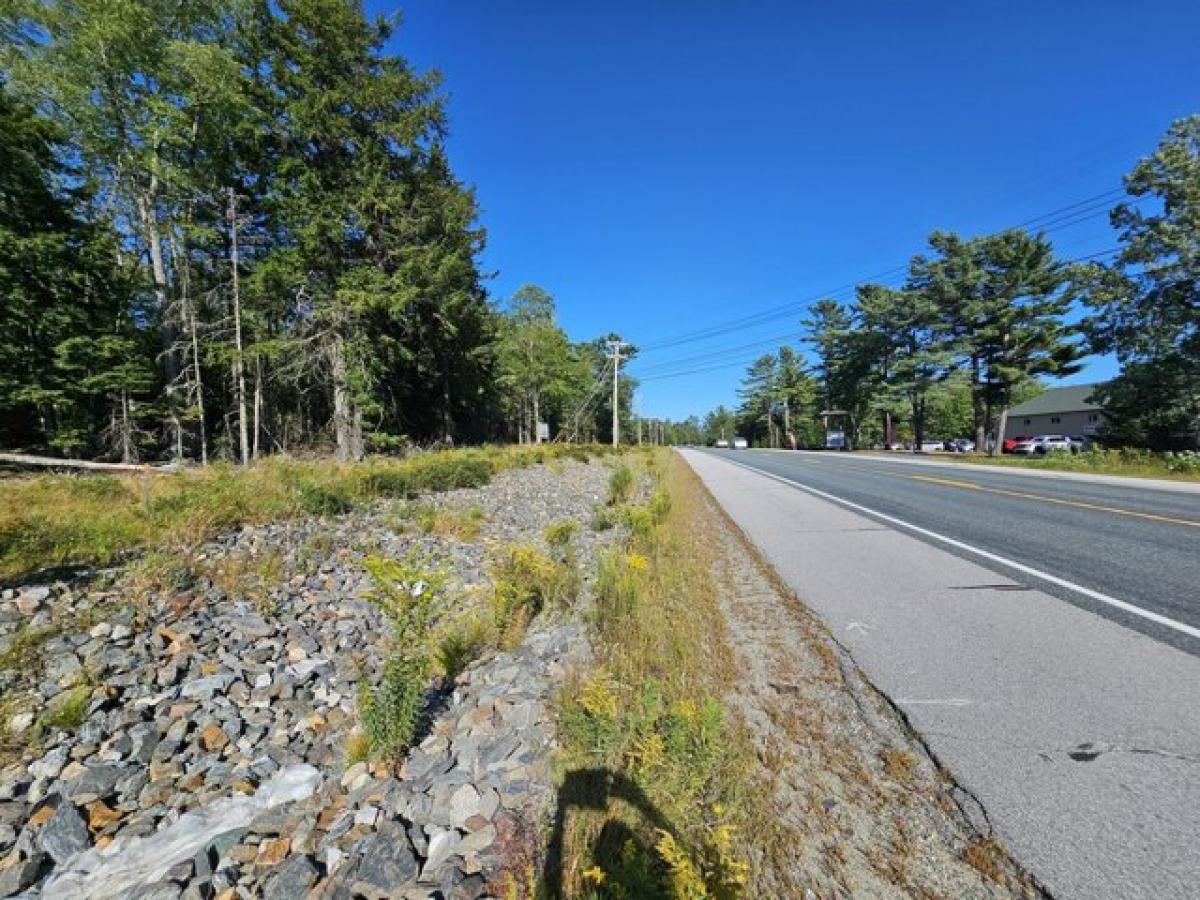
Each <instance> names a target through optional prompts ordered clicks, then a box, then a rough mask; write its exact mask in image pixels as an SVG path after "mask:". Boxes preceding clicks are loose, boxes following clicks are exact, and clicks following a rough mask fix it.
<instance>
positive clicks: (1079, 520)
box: [727, 451, 1200, 702]
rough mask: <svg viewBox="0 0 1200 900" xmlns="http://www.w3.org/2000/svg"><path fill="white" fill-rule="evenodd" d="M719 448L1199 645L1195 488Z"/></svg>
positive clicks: (1104, 611)
mask: <svg viewBox="0 0 1200 900" xmlns="http://www.w3.org/2000/svg"><path fill="white" fill-rule="evenodd" d="M727 452H728V451H727ZM730 459H731V460H732V461H736V462H738V463H741V464H743V465H747V466H751V467H753V468H755V469H758V470H760V471H762V472H766V473H770V474H772V475H776V476H781V477H783V478H787V479H792V480H794V481H797V482H799V483H801V484H802V485H804V486H806V487H809V488H813V489H816V490H820V491H822V492H824V493H826V494H829V495H831V496H833V497H837V498H839V499H841V500H844V501H848V502H850V503H854V504H857V505H859V506H862V507H865V508H867V509H870V510H873V511H875V512H877V513H881V514H883V515H885V516H889V517H892V518H895V519H899V520H901V521H903V522H905V523H909V524H911V525H915V526H917V527H918V528H923V529H926V530H928V531H932V532H935V533H936V534H939V535H941V536H944V537H948V538H951V539H953V540H955V541H958V542H960V543H962V544H965V545H968V546H969V547H971V548H975V549H978V550H983V551H986V552H988V553H991V554H993V555H995V556H997V557H999V558H1000V559H1003V560H1008V561H1011V562H1014V563H1018V564H1020V565H1023V566H1026V567H1029V568H1032V569H1036V570H1037V571H1038V572H1043V573H1045V574H1048V575H1053V576H1055V577H1056V578H1058V579H1061V580H1062V581H1066V582H1069V583H1070V585H1073V586H1074V587H1068V586H1065V585H1063V584H1061V583H1058V582H1054V581H1048V580H1046V579H1039V578H1037V577H1036V576H1032V575H1030V574H1029V573H1028V572H1025V571H1020V570H1014V569H1013V568H1012V567H1011V566H1006V565H1004V564H1003V563H1001V562H999V561H998V560H991V559H985V558H983V557H981V555H980V554H977V553H972V552H971V551H970V550H965V549H963V548H960V547H954V546H952V545H950V544H948V543H946V542H944V541H938V542H937V543H938V544H939V545H940V546H942V547H944V548H946V549H949V550H950V551H951V552H955V553H958V554H960V555H963V556H966V557H968V558H974V559H977V560H980V561H984V562H985V564H986V565H988V566H989V568H993V569H995V570H996V571H998V572H1002V573H1004V574H1009V575H1014V576H1015V577H1019V578H1020V579H1021V580H1022V581H1024V582H1026V583H1029V584H1034V585H1036V586H1037V587H1038V588H1040V589H1042V590H1045V591H1048V592H1050V593H1053V594H1055V595H1056V596H1059V597H1061V598H1062V599H1064V600H1066V601H1068V602H1070V603H1075V604H1077V605H1079V606H1082V607H1083V608H1085V609H1088V610H1090V611H1092V612H1094V613H1097V614H1098V615H1102V616H1105V617H1107V618H1111V619H1113V620H1114V621H1117V622H1120V623H1121V624H1123V625H1126V626H1127V627H1131V628H1135V629H1138V630H1140V631H1142V632H1144V633H1146V634H1148V635H1150V636H1151V637H1154V638H1156V639H1158V640H1162V641H1165V642H1167V643H1170V644H1172V645H1173V646H1176V647H1178V648H1179V649H1181V650H1185V651H1187V652H1190V653H1200V493H1197V492H1193V491H1188V490H1186V489H1178V490H1172V489H1170V488H1167V489H1162V488H1146V487H1143V486H1140V485H1139V484H1138V483H1137V480H1136V479H1124V480H1125V481H1127V482H1131V483H1128V484H1114V483H1112V481H1111V480H1108V481H1104V482H1090V481H1081V480H1074V479H1063V478H1059V477H1056V476H1055V475H1054V474H1052V473H1043V472H1040V471H1039V472H1038V476H1039V477H1035V478H1031V477H1029V476H1028V475H1027V474H1025V473H1021V472H1005V471H1004V470H1002V469H999V470H998V469H988V468H985V467H983V466H966V465H962V464H959V463H943V464H941V465H937V466H930V465H922V466H915V465H913V464H911V463H908V462H905V461H900V460H890V459H886V458H882V457H873V456H861V455H850V454H844V453H843V454H838V453H784V452H770V451H747V452H743V453H740V454H735V455H733V456H732V457H730ZM1182 487H1183V488H1186V487H1187V486H1186V485H1185V486H1182ZM914 533H915V532H914ZM1079 588H1082V589H1084V590H1086V591H1091V592H1095V593H1099V594H1103V595H1105V596H1106V597H1108V598H1111V599H1113V600H1119V601H1120V602H1121V603H1122V604H1125V605H1127V606H1117V605H1114V604H1112V603H1108V602H1105V601H1104V600H1100V599H1097V598H1096V597H1095V596H1092V595H1090V594H1088V593H1084V592H1083V591H1081V590H1079ZM1127 607H1133V609H1129V608H1127ZM1152 617H1162V618H1163V619H1166V620H1169V623H1164V622H1162V621H1160V620H1158V619H1157V618H1152ZM1170 623H1173V624H1170ZM1197 702H1200V697H1198V698H1197Z"/></svg>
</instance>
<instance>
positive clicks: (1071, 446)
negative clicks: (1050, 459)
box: [1013, 434, 1083, 456]
mask: <svg viewBox="0 0 1200 900" xmlns="http://www.w3.org/2000/svg"><path fill="white" fill-rule="evenodd" d="M1082 449H1083V442H1082V441H1076V440H1075V439H1074V438H1070V437H1068V436H1067V435H1065V434H1039V435H1036V436H1034V437H1031V438H1028V439H1027V440H1024V441H1019V442H1018V443H1017V445H1016V446H1015V447H1014V448H1013V453H1017V454H1020V455H1022V456H1034V455H1038V456H1044V455H1046V454H1047V453H1078V452H1079V451H1080V450H1082Z"/></svg>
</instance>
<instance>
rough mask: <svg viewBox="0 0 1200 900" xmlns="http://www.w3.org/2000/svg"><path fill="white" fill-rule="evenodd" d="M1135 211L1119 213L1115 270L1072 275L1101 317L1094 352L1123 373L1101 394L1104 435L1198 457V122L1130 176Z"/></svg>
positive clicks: (1096, 318) (1178, 126)
mask: <svg viewBox="0 0 1200 900" xmlns="http://www.w3.org/2000/svg"><path fill="white" fill-rule="evenodd" d="M1125 186H1126V190H1127V191H1128V192H1129V194H1130V195H1131V196H1132V197H1136V198H1148V197H1153V198H1156V199H1157V200H1158V201H1159V204H1158V206H1157V211H1155V212H1143V211H1141V210H1140V209H1138V208H1137V207H1135V206H1133V205H1132V204H1130V203H1123V204H1120V205H1119V206H1118V207H1117V208H1116V209H1115V210H1114V211H1113V216H1112V219H1113V224H1114V226H1115V227H1116V228H1118V229H1119V231H1120V238H1121V242H1122V245H1123V246H1122V249H1121V252H1120V254H1119V255H1118V256H1117V259H1116V263H1115V265H1114V266H1113V267H1112V268H1105V267H1103V266H1088V267H1085V268H1084V269H1082V270H1081V271H1078V272H1077V273H1076V276H1075V278H1076V284H1077V289H1078V290H1079V291H1080V292H1081V293H1083V294H1084V295H1085V296H1086V298H1087V301H1088V302H1089V304H1090V305H1091V306H1092V307H1093V309H1094V310H1095V314H1094V315H1093V316H1092V317H1091V319H1090V320H1089V322H1088V331H1089V336H1090V338H1091V343H1092V347H1093V349H1094V350H1095V351H1096V352H1099V353H1115V354H1116V355H1117V358H1118V360H1120V362H1121V372H1120V374H1119V375H1118V376H1117V377H1116V378H1115V379H1113V380H1112V381H1111V382H1109V383H1108V384H1106V385H1103V386H1101V387H1100V388H1099V390H1097V392H1096V396H1097V398H1098V399H1099V400H1100V402H1101V403H1103V405H1104V407H1105V410H1106V411H1107V413H1108V415H1109V424H1108V426H1107V427H1106V430H1105V437H1106V439H1108V440H1112V441H1115V442H1119V443H1134V444H1141V445H1149V446H1152V447H1156V448H1159V449H1171V448H1189V449H1200V115H1198V116H1191V117H1190V118H1187V119H1181V120H1179V121H1178V122H1175V123H1174V124H1173V125H1172V126H1171V128H1170V130H1169V131H1168V132H1167V134H1166V136H1165V137H1164V138H1163V140H1162V142H1161V143H1160V144H1159V146H1158V147H1157V149H1156V150H1155V151H1154V153H1152V154H1151V155H1150V156H1148V157H1146V158H1144V159H1142V160H1141V161H1139V162H1138V164H1137V165H1136V166H1135V167H1134V169H1133V171H1132V172H1130V173H1129V175H1128V176H1126V179H1125Z"/></svg>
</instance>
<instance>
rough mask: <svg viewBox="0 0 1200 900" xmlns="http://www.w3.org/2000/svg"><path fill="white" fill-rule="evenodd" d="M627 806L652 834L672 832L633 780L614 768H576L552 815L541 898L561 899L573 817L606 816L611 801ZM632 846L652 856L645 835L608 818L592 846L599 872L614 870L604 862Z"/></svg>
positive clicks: (623, 852) (561, 791)
mask: <svg viewBox="0 0 1200 900" xmlns="http://www.w3.org/2000/svg"><path fill="white" fill-rule="evenodd" d="M614 801H616V802H619V803H624V804H625V805H627V806H628V807H630V808H631V809H632V810H633V811H635V812H636V813H637V815H638V816H639V817H641V819H642V820H643V821H644V822H646V824H647V825H649V826H650V827H651V828H652V829H654V830H656V831H657V830H662V831H667V832H671V831H673V829H671V828H670V823H668V822H667V820H666V818H665V817H664V816H663V814H662V813H661V812H660V811H659V809H658V808H657V807H656V806H655V805H654V804H653V803H652V802H650V798H649V797H647V796H646V793H645V791H643V790H642V789H641V787H639V786H638V785H637V783H636V782H634V781H633V780H632V779H630V778H628V777H626V776H624V775H621V774H620V773H617V772H614V771H612V770H611V769H605V768H597V769H575V770H573V771H571V772H568V773H567V775H566V778H565V779H564V780H563V783H562V787H561V788H560V789H559V792H558V804H557V807H556V808H555V812H554V830H553V832H552V833H551V835H550V843H549V846H548V847H547V850H546V865H545V868H544V869H543V872H542V882H541V891H540V896H541V897H544V898H548V900H562V898H564V897H565V896H566V895H565V894H564V893H563V890H564V880H565V879H564V865H563V843H564V840H565V831H566V828H567V823H568V820H569V817H570V816H571V814H572V813H573V812H577V811H582V810H590V811H594V812H600V813H607V812H609V811H610V810H611V809H612V804H613V802H614ZM631 843H632V845H633V847H634V848H635V850H636V851H638V853H640V854H641V856H642V858H644V859H650V858H652V857H653V855H654V850H653V846H651V845H648V844H646V842H645V839H644V836H643V835H639V834H637V833H636V832H634V830H633V829H631V828H630V827H629V826H628V825H627V824H626V823H625V822H622V821H620V820H619V819H618V818H616V817H615V816H612V817H610V818H609V819H608V820H607V821H606V822H605V823H604V826H603V828H602V829H601V831H600V834H599V836H598V837H597V838H596V840H595V842H594V844H593V845H592V848H591V850H592V852H591V856H592V858H593V859H595V860H596V861H597V862H598V863H600V864H601V868H603V869H606V870H609V874H610V876H611V874H612V872H611V869H610V868H609V867H608V866H605V865H604V864H603V861H609V860H612V861H615V860H619V859H621V858H622V857H623V856H628V852H627V847H628V846H629V845H630V844H631Z"/></svg>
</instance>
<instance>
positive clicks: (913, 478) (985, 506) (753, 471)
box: [684, 450, 1200, 900]
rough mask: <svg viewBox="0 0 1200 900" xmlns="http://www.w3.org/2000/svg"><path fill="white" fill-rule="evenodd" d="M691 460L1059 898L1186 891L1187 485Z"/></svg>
mask: <svg viewBox="0 0 1200 900" xmlns="http://www.w3.org/2000/svg"><path fill="white" fill-rule="evenodd" d="M684 456H685V458H686V459H687V460H688V462H689V463H690V464H691V466H692V467H693V468H694V469H695V470H696V472H697V473H698V474H699V475H700V477H701V478H702V479H703V480H704V482H705V484H706V485H707V486H708V488H709V489H710V490H711V491H712V493H713V495H714V496H715V497H716V499H717V500H718V501H719V502H720V503H721V504H722V505H723V506H724V507H725V509H726V510H727V512H728V513H729V514H730V516H731V517H732V518H733V519H734V521H735V522H737V523H738V525H739V526H740V527H741V528H742V529H743V531H744V532H745V533H746V534H747V536H748V537H749V538H750V540H751V541H753V542H754V543H755V545H756V546H757V547H758V548H759V550H760V551H761V552H762V553H763V555H764V556H765V557H766V559H767V560H768V561H769V562H770V563H771V564H772V565H773V566H774V567H775V568H776V570H777V571H778V572H779V573H780V575H781V576H782V577H783V579H784V580H785V581H787V583H788V584H789V585H790V586H791V587H792V588H793V589H794V590H795V591H796V592H797V594H798V595H799V596H800V597H801V598H802V599H803V600H804V602H805V603H807V604H808V605H809V606H810V607H811V608H812V609H813V610H814V611H815V612H816V613H817V614H818V615H820V616H821V618H822V619H823V620H824V621H825V623H826V624H827V625H828V627H829V628H830V630H831V632H832V633H833V634H834V636H835V637H837V639H838V640H839V641H841V642H842V643H843V645H845V646H846V647H847V649H848V650H849V651H850V653H851V654H852V655H853V656H854V658H855V660H856V662H857V663H858V664H859V665H860V666H861V667H862V668H863V670H864V671H865V672H866V673H867V675H868V676H869V677H870V678H871V679H872V681H874V683H875V684H876V685H877V686H878V687H879V688H880V690H882V691H883V692H884V693H885V694H887V695H888V696H889V697H890V698H891V699H892V701H893V702H894V703H895V704H896V705H897V707H898V708H899V709H900V710H902V711H903V713H904V714H905V715H906V717H907V718H908V720H909V721H910V722H911V723H912V725H913V727H914V728H916V729H917V731H918V732H919V733H920V734H921V735H922V736H923V738H924V739H925V741H926V743H927V745H928V746H929V747H930V749H931V751H932V752H933V753H934V754H935V755H936V756H937V757H938V758H939V759H940V760H941V761H942V762H943V763H944V764H945V765H946V766H947V768H948V769H949V770H950V772H951V773H952V774H953V775H954V776H955V778H956V779H957V780H958V782H959V783H960V784H961V785H962V786H963V787H964V788H965V789H966V790H967V791H969V792H970V793H971V794H973V795H974V796H975V797H977V798H978V800H979V801H980V803H981V804H982V808H983V809H984V810H986V818H987V824H986V825H985V828H986V827H991V828H994V829H995V832H996V834H997V835H998V836H999V837H1000V838H1001V839H1002V840H1003V841H1004V843H1005V844H1006V845H1007V846H1008V847H1009V848H1010V849H1011V850H1012V851H1013V853H1014V855H1015V856H1016V857H1017V859H1018V860H1019V861H1020V862H1022V863H1023V864H1024V865H1025V866H1026V867H1027V868H1028V869H1029V870H1030V871H1031V872H1032V873H1033V874H1034V875H1035V876H1036V877H1038V878H1039V879H1040V880H1041V881H1042V882H1043V883H1044V884H1046V885H1047V886H1048V887H1049V889H1050V890H1051V892H1052V893H1053V894H1055V895H1056V896H1059V897H1071V898H1075V897H1077V898H1088V900H1092V898H1105V897H1111V898H1126V897H1147V898H1150V897H1153V898H1163V897H1195V896H1198V895H1200V892H1198V889H1197V885H1200V850H1198V849H1197V848H1200V492H1197V491H1195V490H1194V489H1192V490H1188V489H1187V488H1177V489H1159V488H1157V487H1155V486H1153V485H1148V484H1142V483H1140V482H1136V481H1133V480H1131V479H1082V480H1081V479H1073V478H1066V477H1060V476H1050V475H1046V476H1042V475H1030V474H1025V473H1018V472H1010V471H1006V470H1004V469H993V468H984V467H978V466H976V467H968V466H962V465H955V464H953V463H946V464H941V465H928V464H920V463H917V462H909V461H907V460H899V459H891V458H886V457H868V456H859V455H851V454H826V453H788V452H771V451H716V452H712V451H710V452H703V451H694V450H686V451H684Z"/></svg>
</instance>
